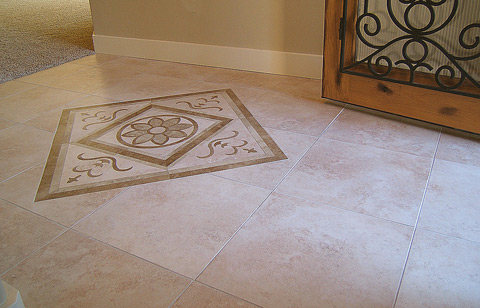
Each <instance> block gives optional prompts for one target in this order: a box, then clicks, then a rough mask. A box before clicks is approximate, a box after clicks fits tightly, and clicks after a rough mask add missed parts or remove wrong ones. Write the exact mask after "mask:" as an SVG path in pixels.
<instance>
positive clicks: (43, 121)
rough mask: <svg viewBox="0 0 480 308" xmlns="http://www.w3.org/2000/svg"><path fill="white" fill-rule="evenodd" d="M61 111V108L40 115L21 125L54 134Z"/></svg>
mask: <svg viewBox="0 0 480 308" xmlns="http://www.w3.org/2000/svg"><path fill="white" fill-rule="evenodd" d="M62 111H63V108H55V109H53V110H50V111H47V112H44V113H42V114H40V115H39V116H38V117H35V118H33V119H31V120H28V121H26V122H23V124H25V125H28V126H32V127H36V128H39V129H43V130H46V131H49V132H51V133H55V131H56V130H57V126H58V121H59V120H60V116H61V115H62Z"/></svg>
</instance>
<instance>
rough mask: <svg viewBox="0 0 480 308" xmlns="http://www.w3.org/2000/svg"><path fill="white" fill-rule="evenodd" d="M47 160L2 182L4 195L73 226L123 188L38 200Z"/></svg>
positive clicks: (2, 195)
mask: <svg viewBox="0 0 480 308" xmlns="http://www.w3.org/2000/svg"><path fill="white" fill-rule="evenodd" d="M42 172H43V164H40V165H38V166H35V167H34V168H32V169H30V170H27V171H26V172H23V173H21V174H19V175H17V176H15V177H13V178H11V179H9V180H8V181H5V182H3V183H0V198H3V199H5V200H7V201H10V202H12V203H15V204H17V205H19V206H21V207H23V208H26V209H29V210H31V211H33V212H35V213H37V214H39V215H42V216H44V217H47V218H50V219H52V220H55V221H57V222H59V223H61V224H63V225H65V226H71V225H73V224H74V223H76V222H77V221H79V220H80V219H82V218H83V217H85V216H86V215H88V214H90V213H91V212H93V211H95V210H96V209H97V208H99V207H100V206H102V205H103V204H104V203H105V202H107V201H108V200H110V199H112V198H113V197H115V196H116V195H117V194H119V193H120V192H121V191H122V189H114V190H107V191H103V192H96V193H90V194H85V195H79V196H72V197H64V198H59V199H52V200H46V201H39V202H34V199H35V194H36V193H37V188H38V184H39V183H40V178H41V177H42Z"/></svg>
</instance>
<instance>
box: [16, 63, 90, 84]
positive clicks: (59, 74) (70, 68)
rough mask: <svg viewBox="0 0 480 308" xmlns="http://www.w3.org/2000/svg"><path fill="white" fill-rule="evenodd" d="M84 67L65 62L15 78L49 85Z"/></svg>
mask: <svg viewBox="0 0 480 308" xmlns="http://www.w3.org/2000/svg"><path fill="white" fill-rule="evenodd" d="M85 69H86V67H85V66H82V65H77V64H72V63H65V64H62V65H59V66H55V67H52V68H49V69H46V70H43V71H40V72H38V73H35V74H31V75H28V76H25V77H22V78H19V79H17V80H18V81H21V82H28V83H33V84H38V85H44V86H46V85H49V84H52V83H55V81H56V80H58V79H60V78H64V77H66V76H69V75H72V74H74V73H77V72H80V71H83V70H85Z"/></svg>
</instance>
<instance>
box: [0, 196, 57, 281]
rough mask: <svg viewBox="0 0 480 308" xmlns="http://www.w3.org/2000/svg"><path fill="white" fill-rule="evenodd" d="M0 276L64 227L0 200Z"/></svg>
mask: <svg viewBox="0 0 480 308" xmlns="http://www.w3.org/2000/svg"><path fill="white" fill-rule="evenodd" d="M0 226H2V227H1V228H0V251H1V254H2V257H1V258H0V273H3V272H5V271H6V270H8V269H10V268H11V267H12V266H14V265H15V264H16V263H18V262H20V261H21V260H22V259H23V258H25V257H27V256H28V255H29V254H31V253H33V252H34V251H35V250H37V249H39V248H40V247H42V246H43V245H45V244H46V243H47V242H48V241H50V240H52V239H54V238H55V236H57V235H59V234H60V233H62V232H63V231H64V230H65V228H63V227H61V226H59V225H57V224H55V223H53V222H50V221H48V220H46V219H44V218H42V217H40V216H37V215H35V214H32V213H30V212H28V211H25V210H24V209H21V208H19V207H17V206H15V205H12V204H10V203H8V202H5V201H3V200H0Z"/></svg>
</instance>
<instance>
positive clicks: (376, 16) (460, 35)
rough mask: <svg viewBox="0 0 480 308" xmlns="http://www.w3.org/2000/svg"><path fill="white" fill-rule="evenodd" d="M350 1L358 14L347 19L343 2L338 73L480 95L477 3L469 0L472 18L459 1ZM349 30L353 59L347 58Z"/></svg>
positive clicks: (479, 15) (345, 2) (346, 1)
mask: <svg viewBox="0 0 480 308" xmlns="http://www.w3.org/2000/svg"><path fill="white" fill-rule="evenodd" d="M354 1H358V13H357V14H358V17H356V18H355V20H352V18H350V20H349V19H348V18H347V12H348V10H347V5H348V4H349V2H350V3H351V1H349V0H344V14H343V18H342V20H341V22H340V23H341V25H340V32H339V33H340V39H341V40H342V49H341V63H340V71H341V72H342V73H347V74H353V75H360V76H364V77H368V78H375V79H381V80H386V81H391V82H397V83H402V84H408V85H412V86H417V87H422V88H428V89H434V90H439V91H446V92H453V93H456V94H460V95H465V96H470V97H478V98H480V82H479V80H480V1H478V0H473V1H471V2H470V5H471V7H470V10H472V8H473V10H474V11H473V16H474V17H473V18H474V22H469V21H467V22H465V18H463V16H462V15H461V14H460V13H461V12H465V8H462V9H461V10H459V7H461V6H459V0H386V1H385V0H380V1H370V0H363V1H362V0H354ZM467 2H468V1H467V0H464V3H467ZM464 3H462V5H463V4H464ZM372 6H373V7H374V8H373V9H372ZM459 12H460V13H459ZM471 13H472V12H470V14H471ZM349 23H355V24H354V25H353V24H349ZM352 28H354V29H355V49H356V51H355V57H354V58H350V59H346V58H345V52H346V50H345V48H346V47H345V40H346V31H345V29H352ZM447 32H448V36H449V39H448V41H446V40H445V34H444V33H447ZM442 33H443V34H442ZM442 35H443V37H442Z"/></svg>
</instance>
